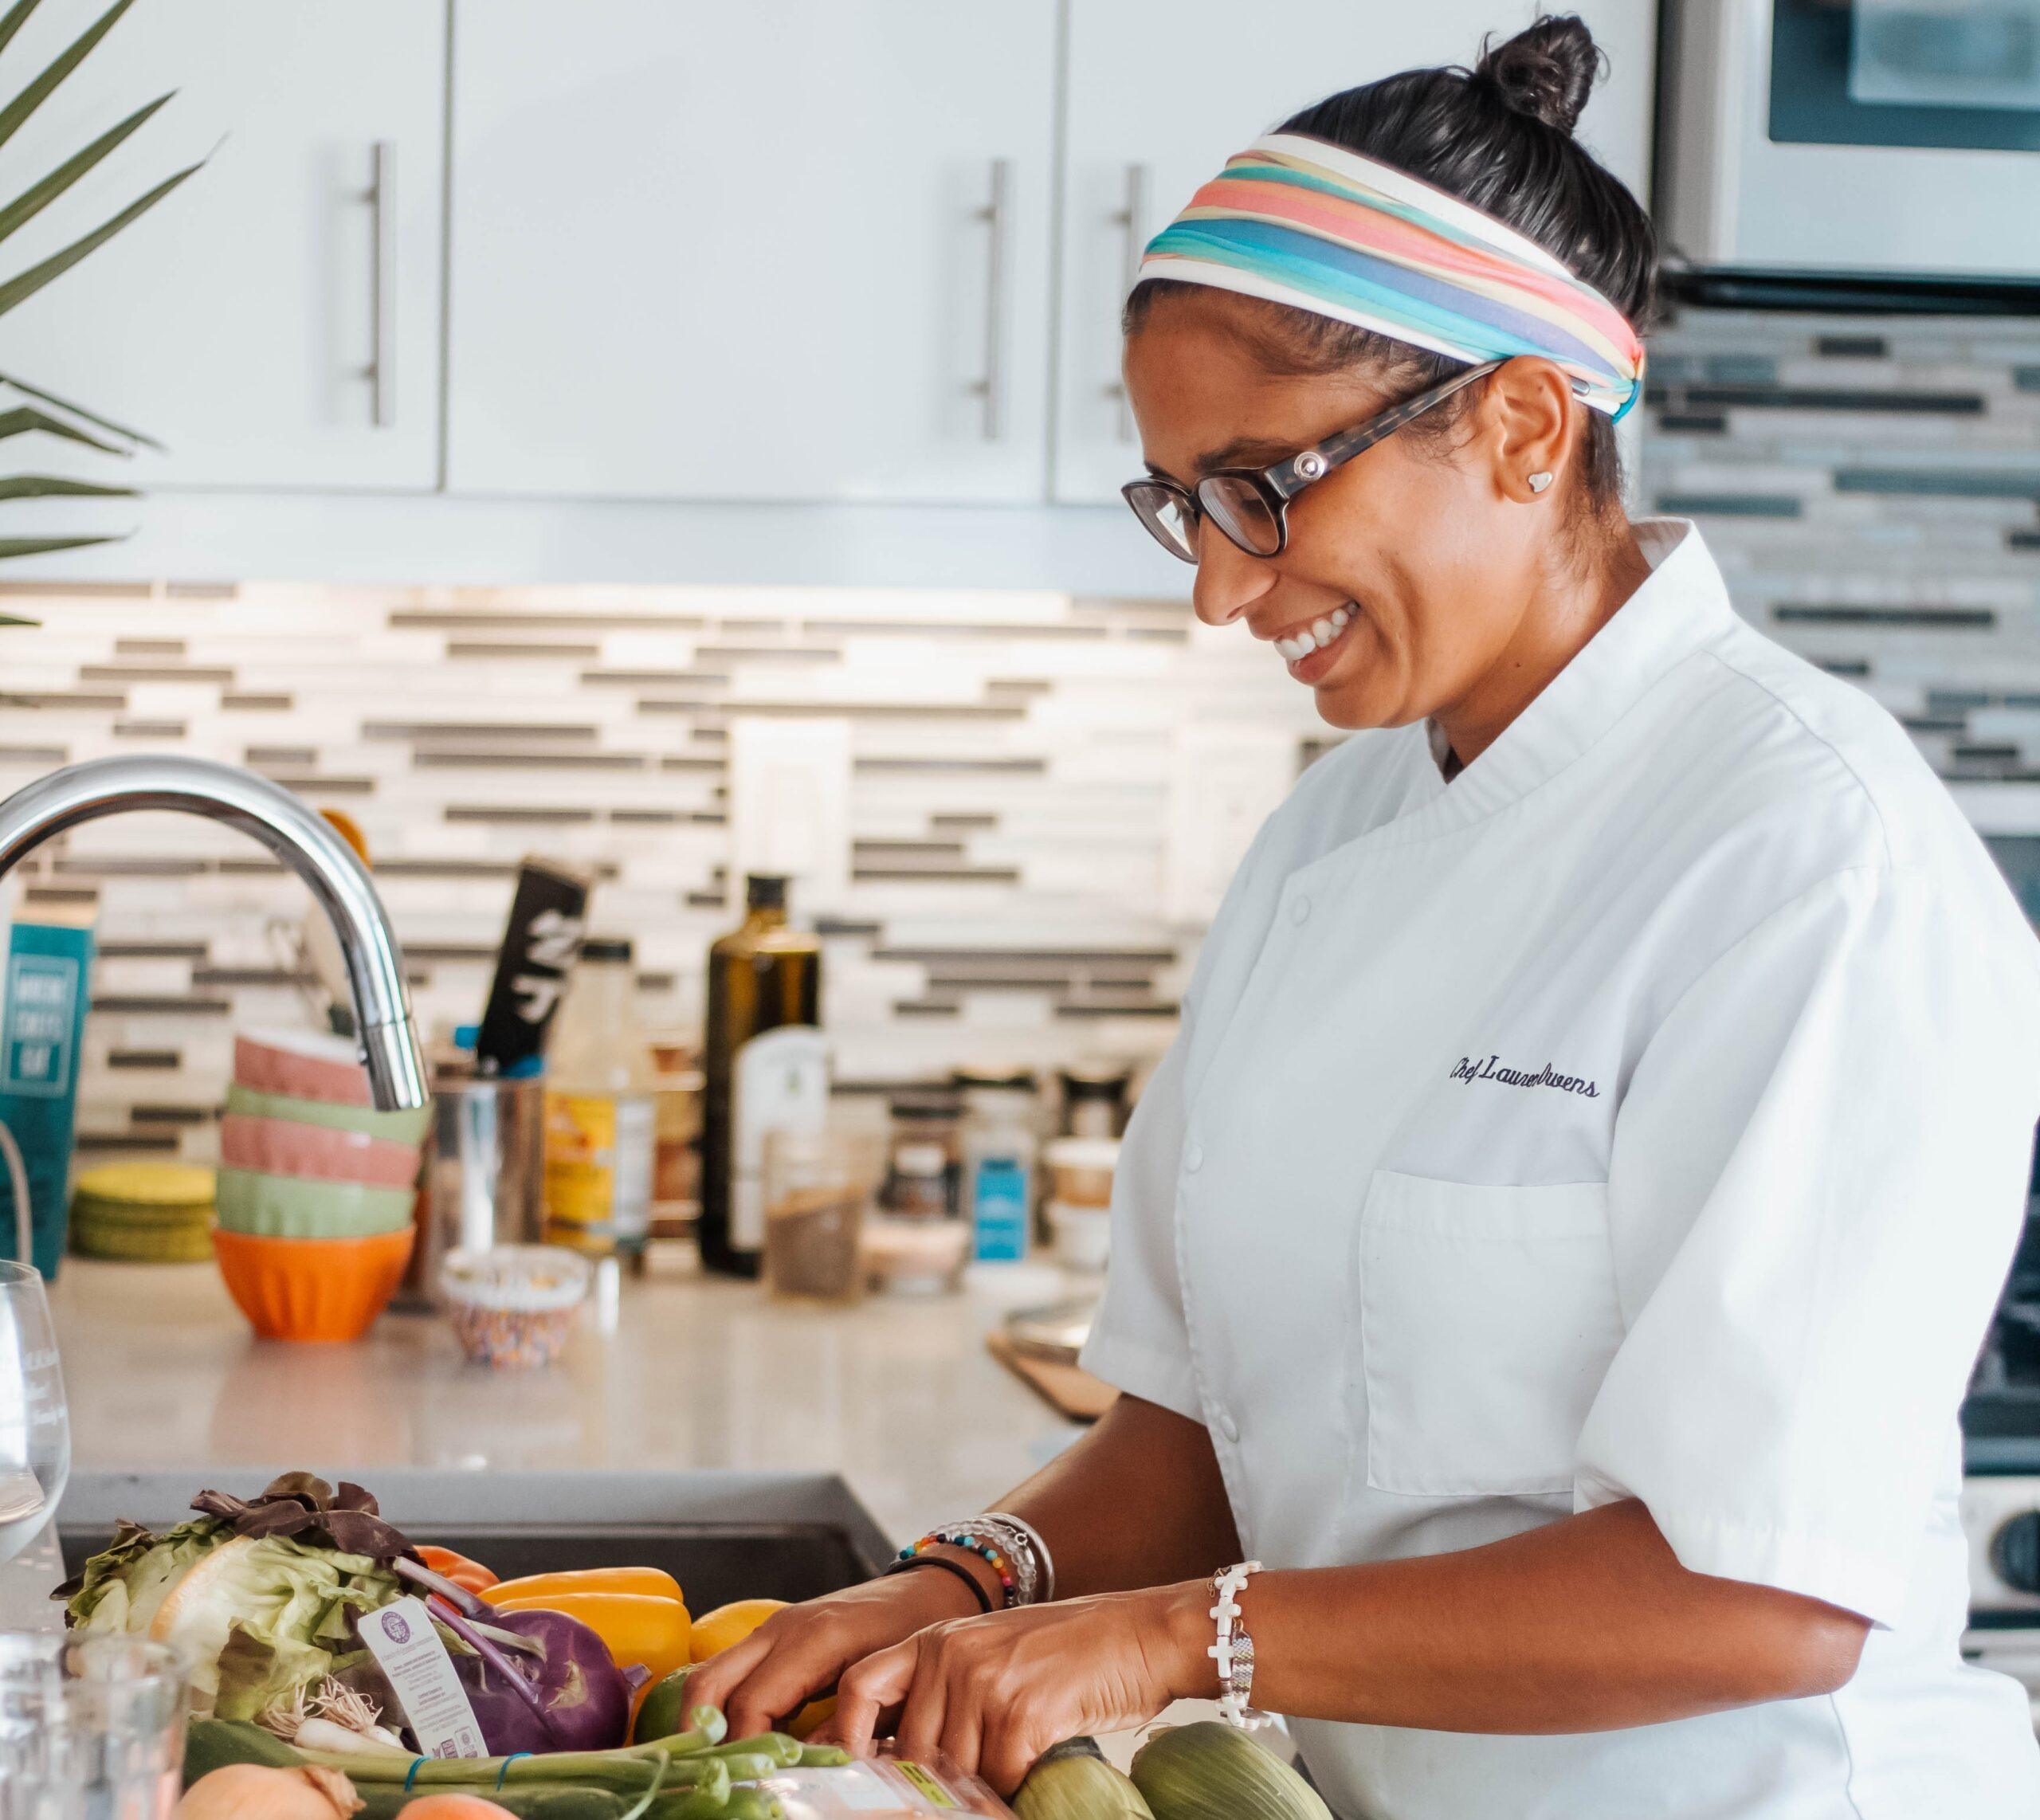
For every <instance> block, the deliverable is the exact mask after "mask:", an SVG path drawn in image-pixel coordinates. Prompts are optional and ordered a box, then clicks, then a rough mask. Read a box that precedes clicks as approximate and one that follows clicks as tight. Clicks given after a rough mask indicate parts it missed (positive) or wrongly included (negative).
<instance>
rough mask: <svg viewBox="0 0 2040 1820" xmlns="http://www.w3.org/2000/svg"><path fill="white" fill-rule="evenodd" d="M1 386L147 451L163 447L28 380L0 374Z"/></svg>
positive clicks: (136, 431)
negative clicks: (125, 438)
mask: <svg viewBox="0 0 2040 1820" xmlns="http://www.w3.org/2000/svg"><path fill="white" fill-rule="evenodd" d="M0 386H13V387H14V390H16V391H18V392H19V393H20V394H22V397H24V398H40V399H41V401H42V402H44V403H45V404H46V405H54V406H56V407H57V409H58V410H61V411H63V412H65V413H66V414H69V415H70V416H72V417H77V418H84V421H85V422H87V423H89V424H94V425H96V426H98V427H99V428H100V429H101V430H108V431H110V432H111V433H112V434H114V435H116V436H124V437H127V438H128V441H130V442H139V443H140V444H141V445H142V446H143V448H145V449H158V450H160V449H162V447H163V445H162V444H161V443H160V442H159V441H156V439H155V437H153V436H144V435H143V433H141V431H139V430H130V429H129V428H128V426H127V425H126V424H124V423H116V422H114V421H113V419H112V418H110V417H101V416H100V415H99V414H98V413H97V412H96V411H88V410H86V409H85V407H84V406H83V405H78V404H73V403H72V402H71V401H70V400H69V398H59V397H57V394H55V393H54V392H45V390H43V389H42V388H41V386H31V385H30V384H29V382H28V381H27V380H26V379H16V378H15V377H14V375H13V374H11V373H0ZM123 453H127V451H123Z"/></svg>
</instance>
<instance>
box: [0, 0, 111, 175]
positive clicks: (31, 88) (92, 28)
mask: <svg viewBox="0 0 2040 1820" xmlns="http://www.w3.org/2000/svg"><path fill="white" fill-rule="evenodd" d="M134 4H135V0H113V4H112V6H109V7H108V8H107V10H105V11H104V13H102V14H100V16H99V17H98V18H96V19H95V20H94V21H93V22H92V24H90V25H88V26H86V28H85V29H84V31H83V32H81V33H80V34H79V35H78V37H77V38H76V39H75V40H74V41H73V42H72V43H71V44H70V45H68V46H66V47H65V49H64V50H62V51H61V52H60V53H58V55H57V60H56V61H54V62H53V63H52V64H51V65H50V66H49V68H48V69H45V71H44V72H43V73H41V75H40V76H37V77H36V79H35V80H33V82H31V83H29V85H28V87H27V88H24V89H23V90H22V92H21V93H20V94H18V95H17V96H15V97H14V100H11V101H10V102H9V103H8V104H6V107H4V108H0V145H5V144H6V143H7V141H8V140H9V139H12V138H13V137H14V135H15V133H16V132H18V131H19V130H20V128H21V125H22V122H23V121H24V120H27V118H28V117H29V115H31V114H33V112H35V111H36V109H37V108H40V107H41V105H42V104H43V103H44V102H45V101H46V100H49V96H50V94H51V92H53V90H54V89H55V88H56V87H57V84H58V83H60V82H61V81H62V80H64V78H65V76H69V74H70V73H71V72H72V71H73V70H74V69H77V67H78V65H80V64H81V63H83V62H84V61H85V59H86V57H88V56H89V55H91V53H92V46H93V45H96V44H97V43H98V42H99V41H100V39H101V38H103V37H105V36H106V34H107V33H108V32H110V31H112V29H113V28H114V26H115V25H116V24H117V23H119V22H120V15H121V14H123V13H124V12H126V11H127V10H128V8H129V7H130V6H133V5H134ZM24 16H25V15H24V14H22V9H21V8H20V7H18V6H17V7H16V8H15V9H14V12H13V13H11V14H9V15H8V17H7V20H6V24H8V25H11V26H14V27H15V28H17V29H18V28H19V26H20V25H21V22H22V17H24ZM10 35H11V34H10ZM0 42H4V40H0Z"/></svg>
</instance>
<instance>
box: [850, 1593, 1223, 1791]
mask: <svg viewBox="0 0 2040 1820" xmlns="http://www.w3.org/2000/svg"><path fill="white" fill-rule="evenodd" d="M1209 1614H1210V1589H1209V1588H1207V1587H1205V1586H1204V1585H1202V1583H1199V1582H1197V1581H1190V1582H1187V1583H1185V1584H1183V1585H1181V1586H1173V1587H1150V1588H1146V1589H1144V1590H1143V1591H1139V1592H1130V1593H1104V1594H1099V1595H1098V1596H1097V1597H1095V1598H1078V1599H1067V1600H1065V1601H1062V1602H1060V1603H1058V1604H1055V1605H1040V1606H1026V1607H1023V1608H1022V1609H1021V1610H1017V1611H1001V1612H994V1613H992V1614H990V1615H989V1616H987V1617H983V1618H957V1619H954V1620H952V1621H951V1622H947V1623H944V1624H937V1625H934V1626H931V1627H930V1628H929V1629H928V1630H924V1631H921V1632H920V1634H918V1635H916V1636H913V1637H910V1638H908V1640H907V1641H906V1642H904V1643H901V1644H899V1645H896V1646H895V1647H894V1648H893V1649H882V1650H881V1651H880V1652H879V1653H877V1655H875V1656H867V1657H865V1659H864V1660H863V1661H861V1662H859V1663H857V1664H856V1665H854V1666H853V1667H852V1668H850V1669H848V1670H846V1671H845V1673H844V1675H843V1677H842V1681H840V1683H839V1684H838V1705H837V1708H836V1714H835V1716H834V1719H833V1720H831V1721H830V1724H828V1726H827V1727H826V1728H825V1730H824V1732H823V1733H822V1734H821V1736H827V1737H830V1738H833V1739H834V1740H836V1741H837V1742H838V1743H841V1744H845V1745H846V1746H848V1747H849V1748H850V1749H852V1750H853V1751H860V1752H861V1751H865V1750H867V1749H868V1748H869V1746H870V1744H871V1740H872V1737H873V1733H874V1732H876V1731H877V1728H878V1726H879V1724H880V1723H881V1720H882V1719H883V1718H884V1717H885V1716H886V1715H887V1714H889V1713H896V1714H897V1715H898V1723H897V1725H896V1728H895V1729H896V1735H897V1736H898V1739H899V1747H900V1752H901V1754H902V1755H912V1754H913V1753H915V1752H916V1751H922V1752H925V1751H930V1750H933V1749H940V1751H942V1753H943V1754H944V1755H945V1756H947V1758H949V1759H950V1760H951V1762H952V1763H955V1764H956V1765H957V1767H959V1768H960V1769H964V1770H968V1771H972V1772H974V1773H975V1774H976V1775H979V1776H982V1777H983V1779H985V1780H986V1781H987V1782H988V1783H991V1786H992V1787H994V1788H995V1789H996V1790H997V1791H998V1792H999V1793H1000V1794H1001V1795H1010V1794H1011V1793H1012V1791H1014V1789H1015V1788H1017V1787H1019V1785H1020V1783H1021V1780H1022V1778H1023V1777H1024V1776H1025V1775H1026V1773H1027V1771H1029V1770H1030V1768H1032V1767H1033V1766H1034V1759H1036V1758H1038V1756H1040V1755H1041V1754H1042V1752H1043V1751H1046V1750H1047V1749H1048V1748H1049V1747H1050V1746H1051V1745H1053V1744H1060V1743H1061V1741H1062V1740H1064V1739H1065V1738H1068V1737H1072V1736H1075V1735H1077V1734H1078V1733H1080V1732H1083V1733H1090V1732H1118V1731H1124V1730H1126V1729H1128V1728H1130V1727H1132V1726H1136V1725H1142V1724H1146V1723H1147V1722H1148V1720H1151V1719H1152V1718H1153V1717H1154V1716H1155V1715H1156V1714H1157V1713H1158V1712H1161V1711H1162V1709H1163V1708H1164V1707H1166V1706H1167V1705H1168V1704H1170V1702H1171V1701H1172V1700H1182V1699H1187V1698H1194V1697H1197V1696H1205V1697H1209V1696H1211V1695H1212V1694H1213V1693H1214V1691H1215V1690H1216V1688H1217V1686H1218V1677H1217V1675H1216V1673H1215V1671H1214V1669H1212V1666H1211V1663H1210V1658H1209V1657H1207V1656H1206V1653H1205V1645H1206V1642H1208V1640H1209V1638H1210V1634H1211V1621H1210V1615H1209Z"/></svg>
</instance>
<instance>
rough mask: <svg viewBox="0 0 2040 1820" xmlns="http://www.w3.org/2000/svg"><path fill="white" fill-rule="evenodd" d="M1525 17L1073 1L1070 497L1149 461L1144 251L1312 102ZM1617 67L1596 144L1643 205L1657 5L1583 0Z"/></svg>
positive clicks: (1109, 490) (1591, 128)
mask: <svg viewBox="0 0 2040 1820" xmlns="http://www.w3.org/2000/svg"><path fill="white" fill-rule="evenodd" d="M1534 10H1536V9H1534V8H1530V7H1520V8H1517V9H1516V14H1518V15H1519V16H1518V17H1516V18H1512V17H1511V16H1510V9H1508V7H1506V6H1497V4H1496V3H1495V0H1430V3H1429V4H1426V5H1422V6H1390V5H1386V4H1383V5H1371V6H1355V5H1354V4H1353V0H1277V3H1273V4H1269V5H1265V6H1261V7H1260V8H1258V9H1257V10H1252V11H1250V12H1249V13H1242V11H1241V10H1240V9H1239V8H1238V6H1236V5H1233V4H1230V3H1229V0H1176V3H1175V4H1174V5H1172V6H1170V7H1168V8H1167V10H1166V12H1161V13H1158V12H1157V10H1155V7H1154V6H1152V5H1151V4H1148V3H1147V0H1071V5H1070V14H1069V55H1068V61H1067V66H1066V67H1067V76H1066V82H1067V84H1068V86H1067V92H1066V97H1065V127H1064V142H1063V159H1064V163H1063V186H1064V189H1063V194H1064V202H1063V222H1062V258H1061V293H1060V296H1059V297H1058V300H1057V308H1058V311H1059V314H1060V322H1059V335H1058V342H1057V346H1058V356H1057V376H1056V394H1057V398H1056V437H1055V461H1054V478H1053V496H1054V497H1055V498H1056V499H1057V500H1061V501H1065V502H1069V503H1073V504H1085V503H1088V502H1091V501H1095V500H1112V499H1116V497H1117V496H1118V492H1119V488H1120V484H1121V483H1122V482H1124V481H1125V480H1130V479H1132V477H1133V476H1134V475H1135V474H1136V473H1138V472H1139V471H1140V446H1139V444H1138V442H1137V441H1136V438H1135V436H1134V429H1133V423H1132V418H1131V417H1130V416H1129V415H1128V413H1127V410H1126V406H1125V401H1124V397H1123V395H1122V394H1121V391H1120V373H1119V363H1120V334H1119V313H1120V305H1121V304H1122V303H1123V302H1124V300H1125V296H1126V292H1127V288H1128V282H1129V280H1130V278H1131V275H1132V269H1133V266H1134V265H1135V263H1136V261H1137V260H1138V257H1139V254H1140V246H1141V245H1142V244H1143V243H1144V241H1146V240H1147V239H1148V237H1151V236H1152V235H1154V234H1155V233H1159V231H1160V229H1162V228H1163V226H1165V225H1166V224H1167V222H1168V220H1169V218H1171V216H1172V215H1174V214H1175V212H1176V210H1178V209H1179V208H1180V207H1182V206H1183V203H1184V202H1187V201H1188V200H1189V198H1190V196H1191V192H1192V191H1193V190H1195V189H1196V187H1197V186H1198V185H1199V184H1200V183H1202V182H1204V181H1205V180H1206V178H1209V177H1210V176H1212V175H1214V174H1215V173H1216V172H1217V171H1218V168H1219V167H1220V166H1221V165H1222V163H1224V162H1225V160H1226V158H1227V157H1228V156H1229V155H1231V154H1232V153H1234V152H1235V151H1240V150H1242V149H1243V148H1244V147H1246V146H1247V145H1248V144H1249V143H1251V142H1252V141H1253V139H1255V138H1256V137H1257V135H1260V134H1261V133H1263V132H1265V131H1268V130H1269V128H1270V127H1273V126H1274V125H1276V124H1278V123H1279V122H1281V120H1284V119H1285V118H1287V117H1288V116H1289V115H1291V114H1293V113H1295V112H1297V110H1299V109H1300V108H1304V107H1306V106H1308V104H1310V103H1311V102H1312V101H1315V100H1320V99H1321V98H1322V97H1323V96H1326V95H1328V94H1331V93H1333V92H1336V91H1337V90H1339V89H1341V88H1352V87H1354V86H1355V84H1359V83H1363V82H1371V81H1373V80H1375V78H1376V77H1378V76H1387V75H1389V74H1391V73H1393V72H1395V71H1396V70H1399V69H1413V68H1417V67H1419V66H1422V65H1433V64H1454V63H1457V64H1467V63H1471V62H1472V61H1473V59H1474V58H1475V57H1477V55H1478V53H1479V50H1480V45H1481V37H1482V35H1483V34H1484V33H1487V32H1489V31H1494V32H1497V33H1508V32H1510V31H1512V30H1514V29H1516V28H1517V25H1520V24H1521V23H1524V22H1527V21H1528V18H1529V16H1530V14H1531V13H1532V11H1534ZM1567 10H1577V11H1578V12H1579V14H1580V15H1581V16H1582V17H1583V18H1584V19H1585V20H1586V21H1587V23H1588V25H1591V27H1592V28H1593V29H1594V33H1595V37H1596V38H1597V40H1598V41H1599V42H1600V44H1601V45H1602V46H1603V49H1605V50H1606V51H1607V53H1608V57H1609V61H1610V74H1609V76H1608V79H1607V81H1606V82H1605V83H1604V84H1602V85H1601V86H1600V87H1599V88H1597V90H1596V92H1595V96H1594V98H1593V99H1592V100H1591V101H1590V102H1589V104H1588V105H1587V112H1586V114H1585V116H1583V119H1582V120H1581V122H1580V127H1579V136H1580V137H1581V138H1582V139H1583V140H1585V141H1586V142H1587V143H1588V144H1589V145H1591V147H1594V149H1595V151H1597V152H1598V153H1599V155H1600V156H1601V157H1602V158H1603V160H1604V162H1606V163H1607V164H1608V165H1609V167H1610V168H1611V169H1612V170H1614V172H1615V173H1616V174H1617V175H1618V176H1620V177H1621V178H1622V179H1623V181H1624V182H1627V183H1629V184H1630V186H1632V187H1633V188H1634V189H1635V190H1637V191H1638V194H1642V193H1643V191H1644V186H1645V182H1646V178H1647V175H1648V172H1649V163H1650V117H1651V94H1652V89H1653V85H1654V51H1655V43H1656V18H1657V0H1579V4H1578V5H1577V6H1576V7H1573V8H1569V9H1567Z"/></svg>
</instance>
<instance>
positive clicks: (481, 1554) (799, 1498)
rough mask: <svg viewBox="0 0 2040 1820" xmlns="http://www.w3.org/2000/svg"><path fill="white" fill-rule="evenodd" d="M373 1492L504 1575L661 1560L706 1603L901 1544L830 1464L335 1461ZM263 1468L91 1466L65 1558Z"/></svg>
mask: <svg viewBox="0 0 2040 1820" xmlns="http://www.w3.org/2000/svg"><path fill="white" fill-rule="evenodd" d="M325 1476H326V1477H328V1478H329V1479H332V1480H335V1481H338V1480H340V1479H352V1480H355V1481H357V1482H358V1483H359V1484H361V1485H366V1486H367V1487H368V1489H370V1490H371V1491H372V1492H375V1495H376V1496H377V1498H378V1499H379V1500H380V1502H381V1504H382V1506H383V1515H384V1516H386V1517H388V1518H389V1520H390V1521H391V1522H392V1523H394V1524H397V1526H398V1528H401V1529H402V1530H403V1531H404V1532H406V1534H407V1535H409V1536H410V1538H411V1540H413V1541H414V1542H434V1543H438V1544H439V1545H440V1546H441V1547H447V1548H455V1549H458V1550H459V1551H461V1553H462V1554H465V1555H473V1556H474V1557H475V1559H477V1560H480V1561H482V1562H485V1563H487V1564H488V1566H489V1567H492V1568H493V1569H494V1570H495V1571H496V1572H497V1573H498V1574H500V1575H502V1576H503V1577H504V1579H509V1578H511V1577H512V1576H513V1575H519V1574H528V1573H537V1572H540V1571H548V1570H551V1569H556V1568H568V1567H663V1568H665V1570H666V1571H668V1572H669V1573H670V1574H671V1575H673V1578H674V1579H677V1580H678V1581H679V1582H680V1583H681V1587H682V1588H683V1589H684V1590H685V1592H686V1594H687V1602H688V1604H689V1606H690V1607H691V1608H692V1610H694V1611H696V1612H697V1613H699V1612H703V1611H707V1610H712V1609H713V1608H714V1607H715V1606H719V1605H722V1604H724V1603H726V1602H728V1601H729V1600H731V1599H735V1598H783V1599H789V1600H797V1599H803V1598H814V1597H816V1596H817V1595H818V1594H822V1593H825V1592H833V1591H835V1590H836V1589H837V1588H838V1587H845V1586H849V1585H852V1584H853V1583H856V1582H857V1581H859V1580H862V1579H869V1577H870V1576H871V1575H873V1574H874V1573H876V1572H877V1571H878V1568H879V1567H880V1566H881V1564H882V1563H884V1562H885V1559H886V1558H887V1557H888V1555H889V1554H890V1553H891V1547H890V1545H889V1543H887V1541H886V1539H885V1535H884V1533H883V1532H881V1530H880V1529H879V1528H878V1525H877V1524H876V1523H875V1522H873V1520H872V1518H871V1516H870V1513H869V1512H867V1511H866V1510H865V1508H864V1507H863V1505H861V1504H859V1503H858V1502H857V1500H856V1498H855V1497H853V1496H852V1495H851V1493H850V1491H849V1487H848V1486H846V1485H845V1484H844V1483H843V1481H842V1480H841V1479H840V1478H838V1477H835V1476H834V1474H832V1473H737V1472H703V1473H575V1472H560V1473H453V1472H438V1471H433V1470H425V1469H417V1468H410V1467H377V1468H363V1469H359V1470H355V1471H343V1470H340V1469H332V1470H331V1471H328V1472H327V1473H326V1474H325ZM273 1477H276V1474H275V1473H273V1472H270V1471H269V1470H266V1469H262V1468H232V1469H226V1468H222V1469H206V1470H204V1471H202V1472H200V1473H197V1474H196V1475H194V1474H192V1473H80V1474H78V1475H77V1476H76V1477H73V1480H72V1481H71V1484H70V1486H69V1489H68V1490H67V1491H66V1492H65V1495H64V1502H63V1505H62V1507H61V1511H60V1512H59V1515H58V1518H57V1540H58V1542H59V1543H60V1544H61V1547H62V1548H63V1551H64V1563H65V1571H66V1572H71V1573H75V1572H76V1571H77V1568H78V1567H79V1565H80V1563H82V1562H83V1561H84V1559H85V1558H86V1557H87V1556H88V1555H91V1554H92V1553H94V1552H95V1551H97V1550H98V1549H100V1548H102V1547H104V1546H105V1545H106V1543H107V1541H108V1539H109V1538H110V1537H111V1536H112V1533H113V1528H114V1524H116V1522H117V1521H118V1520H120V1518H122V1517H124V1516H125V1517H132V1518H133V1519H134V1520H135V1521H136V1522H138V1523H144V1524H147V1525H148V1526H149V1527H150V1528H152V1529H159V1528H168V1527H169V1526H170V1525H171V1524H173V1523H177V1522H180V1521H182V1520H183V1519H184V1518H185V1517H186V1516H189V1515H190V1501H191V1499H192V1496H193V1495H194V1493H195V1492H198V1490H199V1489H201V1488H202V1487H213V1488H217V1489H220V1490H222V1491H230V1492H239V1493H241V1495H243V1496H250V1495H252V1494H253V1492H257V1491H258V1490H260V1489H261V1487H262V1486H264V1485H267V1484H268V1483H269V1481H270V1480H271V1479H272V1478H273Z"/></svg>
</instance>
